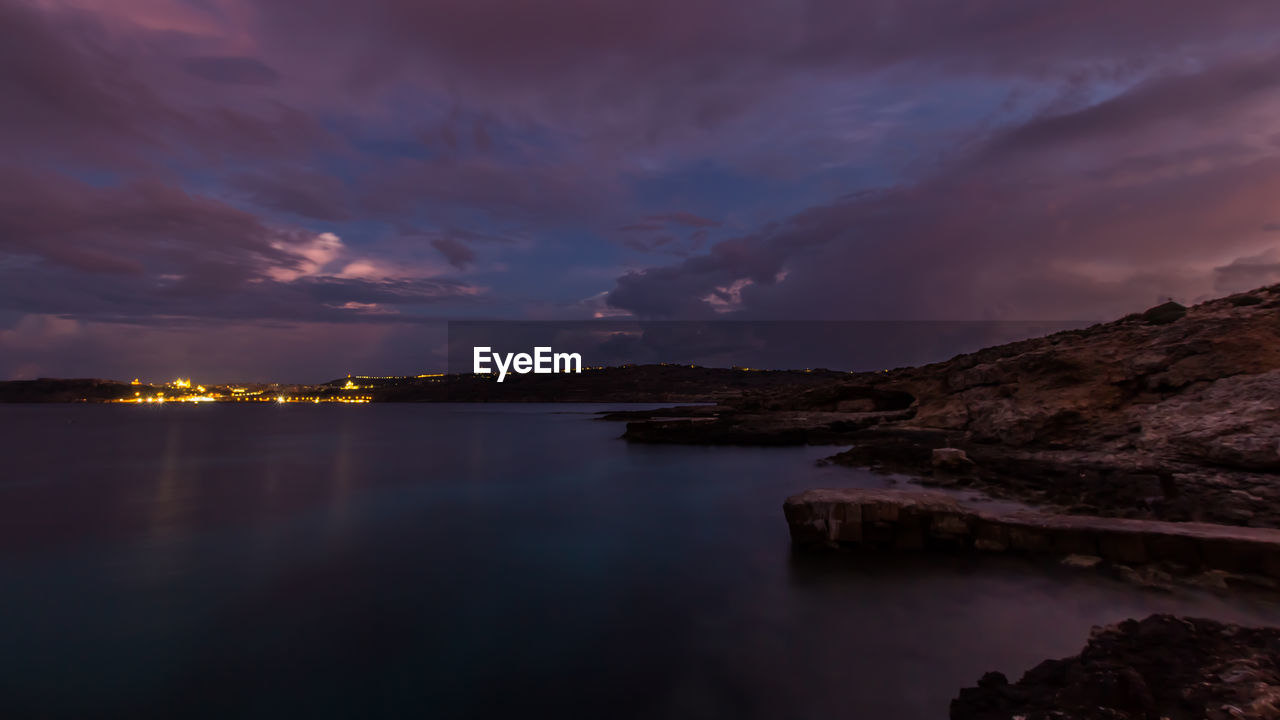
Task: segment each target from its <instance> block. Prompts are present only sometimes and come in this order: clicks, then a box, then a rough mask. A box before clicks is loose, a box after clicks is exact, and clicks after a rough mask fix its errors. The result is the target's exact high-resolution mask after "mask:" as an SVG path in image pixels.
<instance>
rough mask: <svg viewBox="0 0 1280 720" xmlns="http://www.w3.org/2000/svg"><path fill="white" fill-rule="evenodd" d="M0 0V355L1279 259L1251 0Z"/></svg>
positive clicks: (977, 302) (1276, 27)
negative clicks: (476, 313)
mask: <svg viewBox="0 0 1280 720" xmlns="http://www.w3.org/2000/svg"><path fill="white" fill-rule="evenodd" d="M0 27H4V28H5V31H6V32H5V42H3V43H0V96H2V97H3V98H4V100H5V102H4V103H0V156H2V157H4V158H5V160H4V162H5V163H6V164H7V166H8V167H6V168H5V169H4V170H3V172H0V283H2V284H0V314H3V316H4V317H5V318H14V317H16V318H19V319H18V320H16V321H15V322H16V324H13V323H11V325H12V327H11V328H6V329H5V330H4V331H3V332H7V333H9V334H8V335H4V336H3V338H0V349H3V350H4V351H5V352H4V353H0V359H4V358H5V356H7V357H10V358H12V357H15V353H16V354H17V355H21V356H23V357H24V358H25V357H27V356H29V357H30V358H33V359H32V360H31V361H30V362H26V361H25V360H23V359H21V358H20V359H18V360H9V361H7V363H8V364H0V373H9V374H13V373H17V372H19V371H21V372H27V371H29V370H31V368H32V367H34V366H35V365H33V364H32V363H35V364H37V365H42V366H47V367H67V365H66V364H61V365H60V364H58V363H57V362H56V356H57V353H59V352H71V350H72V349H75V350H76V351H77V352H101V351H104V348H109V347H110V344H109V342H108V338H110V337H111V333H112V332H116V331H119V329H120V328H121V327H129V328H134V330H131V331H129V337H130V338H131V339H132V340H133V341H135V345H134V346H135V347H136V348H138V350H137V353H138V357H141V356H142V355H141V354H142V353H143V352H144V351H145V352H152V353H160V352H161V351H160V348H163V347H165V344H164V342H163V340H162V338H163V334H164V332H172V333H174V334H172V335H170V336H169V337H171V338H172V339H173V341H174V342H175V343H190V344H191V345H192V346H199V347H202V348H204V347H206V345H204V344H203V343H202V342H201V341H199V340H195V339H192V336H191V335H190V334H180V332H181V333H186V332H187V331H186V330H185V328H186V327H187V324H190V323H198V324H200V325H202V326H204V327H207V328H214V327H216V328H218V332H219V333H220V334H221V336H222V337H225V338H227V342H228V343H229V344H235V345H236V346H238V347H253V346H254V345H252V343H257V345H256V347H261V348H265V347H267V346H268V345H270V344H271V343H273V342H274V343H276V346H275V347H276V349H275V350H274V351H271V352H275V353H276V357H278V358H279V362H281V363H284V362H294V361H298V358H297V354H296V353H293V352H292V350H291V348H292V346H293V345H299V346H306V347H308V348H311V349H312V351H314V350H315V348H318V347H320V345H321V344H322V343H321V340H319V339H314V337H313V338H312V339H313V340H314V342H312V341H310V340H306V339H303V338H302V336H303V335H305V333H306V332H308V330H307V328H312V329H313V332H315V333H317V334H318V335H319V336H323V335H324V334H325V333H334V336H335V337H337V336H339V335H340V336H341V338H342V342H361V343H366V344H367V346H368V347H370V348H371V349H370V350H369V351H368V352H369V353H370V355H369V356H368V357H374V356H376V355H377V353H379V352H381V353H385V354H386V356H388V357H389V356H391V355H395V354H396V353H398V352H399V351H398V350H395V349H394V348H391V347H390V346H389V345H384V343H392V342H393V341H397V342H398V341H405V342H407V343H408V344H410V345H412V342H411V341H410V340H408V339H407V336H406V335H404V334H397V332H399V331H393V330H387V329H386V328H390V327H395V328H401V327H403V326H409V325H417V324H421V322H422V318H423V317H426V316H428V315H432V314H436V313H439V314H443V313H445V312H446V311H447V310H448V309H449V308H455V307H459V306H462V305H464V304H470V303H476V302H485V303H495V304H493V305H491V306H488V307H489V308H490V309H492V311H493V313H495V314H499V315H506V316H516V317H519V316H525V315H528V314H533V313H552V314H553V313H555V312H565V313H579V314H584V313H586V314H600V315H609V314H612V313H616V312H619V311H624V310H625V311H629V312H632V313H635V314H637V315H640V316H644V317H690V318H700V317H708V318H724V317H735V318H736V317H768V318H795V317H806V318H813V317H818V318H847V317H930V318H952V319H953V318H958V317H973V318H987V317H996V318H1003V317H1032V318H1048V317H1055V318H1065V319H1071V318H1077V317H1083V316H1087V317H1094V316H1108V315H1114V314H1117V313H1123V312H1128V311H1131V310H1133V309H1135V306H1141V305H1143V304H1145V303H1148V302H1153V301H1154V300H1155V299H1157V298H1159V297H1163V296H1173V297H1178V298H1180V299H1184V300H1193V299H1196V298H1198V297H1201V296H1203V295H1206V294H1211V293H1214V292H1225V291H1229V290H1231V289H1234V288H1237V287H1238V286H1240V285H1242V284H1247V283H1251V282H1262V281H1266V280H1268V279H1270V278H1272V277H1273V273H1274V267H1273V266H1274V264H1275V262H1276V261H1275V259H1274V256H1273V255H1271V254H1269V253H1272V252H1274V234H1273V233H1272V232H1270V231H1269V230H1268V228H1273V227H1274V225H1275V223H1276V216H1275V212H1274V205H1275V203H1274V198H1275V197H1276V196H1277V193H1278V192H1280V164H1278V158H1277V155H1278V154H1280V140H1278V138H1280V135H1277V133H1276V131H1275V127H1274V118H1275V117H1276V113H1277V112H1280V101H1276V100H1275V99H1274V98H1276V97H1277V93H1276V90H1277V87H1276V85H1277V78H1280V72H1277V71H1278V70H1280V62H1278V61H1277V58H1276V57H1275V55H1274V50H1272V48H1274V47H1276V46H1277V45H1278V44H1280V4H1277V3H1275V2H1273V1H1272V0H1242V1H1241V2H1233V3H1228V4H1225V5H1221V4H1220V5H1219V6H1213V5H1209V4H1206V3H1203V2H1200V0H1169V1H1168V2H1164V3H1161V4H1160V6H1159V8H1158V10H1153V8H1152V6H1151V5H1150V4H1149V3H1141V2H1136V1H1132V2H1130V1H1123V0H1122V1H1120V2H1112V3H1105V4H1099V3H1093V4H1087V3H1086V4H1081V3H1057V4H1045V3H1026V2H1020V1H1018V0H992V1H990V2H980V3H976V4H975V3H960V2H951V1H949V0H860V1H855V2H848V1H844V0H809V1H795V0H746V2H745V4H744V3H743V2H730V1H729V0H710V1H709V2H701V3H695V4H690V3H687V2H679V1H677V0H653V1H652V2H645V3H618V2H612V3H610V2H598V1H595V0H546V1H545V2H538V3H527V2H513V1H512V0H476V1H475V2H468V3H457V2H445V1H443V0H369V2H365V3H359V4H353V3H349V2H339V1H338V0H316V2H312V3H307V4H298V3H279V2H264V1H261V0H248V1H247V2H238V1H237V2H229V1H228V0H208V1H207V2H200V3H187V2H181V1H180V0H146V2H142V0H120V1H119V2H113V3H106V4H103V3H97V4H83V3H72V4H62V3H34V2H22V1H20V0H0ZM806 208H807V209H806ZM636 252H642V253H647V254H648V255H649V258H648V259H647V260H645V261H644V263H643V264H648V265H652V267H647V268H645V267H639V268H637V267H636V264H637V263H636V259H635V258H636V257H637V256H636ZM437 257H443V258H444V261H439V260H438V259H437ZM664 262H665V263H666V264H664ZM446 263H447V264H446ZM643 264H642V265H643ZM463 272H465V273H467V274H468V275H467V276H468V277H469V278H473V277H485V278H486V279H485V282H486V283H489V284H491V285H492V286H493V287H492V288H490V289H489V290H485V289H482V288H480V287H477V286H475V285H472V284H470V283H467V282H462V281H460V280H458V279H457V277H460V276H461V273H463ZM450 275H452V276H453V277H450ZM553 276H554V277H555V278H556V282H548V281H547V278H549V277H553ZM619 276H620V277H619ZM615 278H617V279H616V282H615V280H614V279H615ZM610 288H612V290H611V292H609V294H608V301H609V302H610V303H611V304H612V306H611V307H606V306H604V305H602V304H601V302H602V299H603V295H602V291H606V290H609V289H610ZM582 298H590V300H589V301H583V300H581V299H582ZM6 322H8V320H6ZM23 323H26V324H23ZM272 323H274V324H277V325H278V326H281V327H284V326H288V327H289V328H290V329H289V332H288V333H285V334H282V335H281V336H277V335H274V334H273V333H272V332H270V331H269V330H268V329H266V327H265V326H266V325H267V324H272ZM144 326H145V327H144ZM357 326H361V327H364V326H368V327H370V328H375V330H369V331H368V332H367V333H364V331H356V330H354V329H351V330H348V331H344V332H342V333H335V332H334V330H333V328H335V327H344V328H355V327H357ZM179 327H182V328H184V329H183V330H181V331H179V330H178V329H177V328H179ZM15 328H20V332H19V330H18V329H15ZM376 328H382V330H376ZM144 330H146V331H147V332H144ZM15 333H16V334H15ZM286 336H287V337H286ZM69 338H70V339H69ZM77 338H78V339H77ZM57 348H61V349H57ZM118 352H120V353H122V354H128V353H130V352H133V351H131V350H129V349H128V348H124V349H120V350H118ZM263 352H264V353H267V354H270V353H269V352H268V351H267V350H263ZM219 357H220V358H222V360H223V361H226V362H231V361H229V360H226V358H225V357H223V356H222V355H219ZM188 360H190V358H188ZM401 360H403V358H401ZM263 362H266V363H272V362H276V361H272V360H264V361H263ZM343 362H346V360H344V361H343ZM121 364H122V365H123V364H124V363H121ZM20 368H21V370H20ZM343 369H345V368H343Z"/></svg>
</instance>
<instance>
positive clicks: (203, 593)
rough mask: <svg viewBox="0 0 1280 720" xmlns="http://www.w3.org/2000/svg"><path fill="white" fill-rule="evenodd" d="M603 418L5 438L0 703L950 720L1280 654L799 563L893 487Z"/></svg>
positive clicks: (859, 565) (931, 583)
mask: <svg viewBox="0 0 1280 720" xmlns="http://www.w3.org/2000/svg"><path fill="white" fill-rule="evenodd" d="M597 409H599V408H598V407H566V406H506V405H501V406H495V405H489V406H439V405H434V406H433V405H406V406H399V405H370V406H289V407H274V406H272V407H259V406H252V407H238V406H195V407H167V406H166V407H104V406H65V407H64V406H0V423H3V427H4V428H5V432H4V433H3V434H2V435H0V456H2V457H4V458H5V459H6V467H5V469H6V472H5V473H4V475H3V476H2V477H0V577H2V578H3V587H4V592H3V593H2V594H0V638H5V639H6V642H5V647H6V649H7V650H8V652H6V653H4V654H3V655H0V657H2V658H3V659H0V703H2V704H3V705H5V706H8V707H7V710H8V711H9V712H8V713H7V715H13V716H22V715H24V714H34V713H36V712H39V713H41V714H43V715H45V716H51V717H53V716H57V717H83V716H95V717H110V716H117V717H145V716H179V715H180V716H188V717H189V716H205V717H228V716H237V717H278V716H282V715H283V716H293V715H300V714H305V715H310V716H314V717H351V716H366V717H367V716H379V715H381V716H404V715H423V716H430V717H437V718H451V717H496V716H506V715H511V714H513V713H520V714H521V715H525V716H540V715H548V714H556V715H560V716H583V715H596V716H602V717H730V716H732V717H735V718H777V717H814V716H819V715H823V716H846V717H898V718H940V717H945V715H946V707H947V703H948V701H949V699H950V698H951V697H953V696H954V694H955V692H956V689H957V688H959V687H960V686H962V685H971V684H973V683H974V682H975V681H976V680H977V678H978V677H979V676H980V675H981V674H982V672H984V671H986V670H990V669H1000V670H1003V671H1005V672H1006V673H1008V674H1010V675H1014V676H1016V675H1017V674H1018V673H1020V672H1021V671H1022V670H1024V669H1026V668H1028V667H1030V666H1031V665H1033V664H1034V663H1036V662H1038V661H1040V660H1041V659H1044V658H1046V657H1054V656H1062V655H1067V654H1072V653H1074V652H1076V651H1078V649H1079V647H1080V646H1081V644H1082V643H1083V642H1084V640H1085V638H1086V636H1087V632H1088V628H1089V627H1090V625H1093V624H1098V623H1107V622H1114V621H1117V620H1120V619H1122V618H1125V617H1130V616H1141V615H1145V614H1147V613H1149V612H1155V611H1176V612H1184V613H1190V614H1196V615H1203V616H1210V617H1220V618H1223V619H1232V620H1240V621H1246V622H1269V623H1280V609H1277V608H1276V607H1274V606H1271V605H1266V604H1261V603H1259V602H1257V601H1247V602H1246V601H1235V602H1227V601H1225V600H1221V599H1217V598H1213V597H1209V596H1203V595H1177V596H1173V595H1156V594H1150V593H1146V592H1143V591H1140V590H1137V589H1135V588H1131V587H1128V586H1124V585H1120V584H1117V583H1113V582H1110V581H1106V580H1102V579H1100V578H1096V577H1094V576H1092V575H1089V574H1088V573H1080V572H1074V571H1067V570H1062V569H1058V568H1040V567H1037V566H1031V565H1026V564H1023V563H1020V562H1017V561H1003V560H992V559H986V560H982V561H974V560H968V561H956V560H951V559H948V560H941V559H937V558H927V557H917V558H913V557H885V558H877V557H850V556H847V555H831V556H793V555H792V554H791V552H790V549H789V546H788V542H787V531H786V526H785V523H784V522H783V519H782V512H781V503H782V500H783V499H784V498H785V497H786V496H787V495H789V494H791V493H794V492H797V491H799V490H803V489H806V488H810V487H820V486H839V485H850V484H869V485H876V486H879V485H883V484H885V482H886V481H885V480H884V479H882V478H879V477H876V476H871V475H867V474H864V473H860V472H855V471H851V470H848V469H845V468H838V467H826V468H819V467H815V466H814V464H813V461H814V460H816V459H817V458H820V457H823V456H825V455H828V454H831V453H832V452H834V450H835V449H833V448H765V449H753V448H699V447H661V446H636V445H628V444H626V443H624V442H621V441H618V440H617V439H616V438H617V435H618V434H619V433H620V432H621V431H622V426H621V425H618V424H612V423H603V422H598V421H595V420H593V419H592V418H591V416H590V415H587V414H582V413H579V412H565V411H566V410H570V411H574V410H578V411H586V410H597ZM4 709H6V708H3V707H0V710H4ZM0 715H6V713H4V712H0Z"/></svg>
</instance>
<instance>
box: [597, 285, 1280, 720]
mask: <svg viewBox="0 0 1280 720" xmlns="http://www.w3.org/2000/svg"><path fill="white" fill-rule="evenodd" d="M612 419H616V420H626V421H627V427H626V431H625V433H624V434H623V437H624V438H626V439H627V440H629V441H631V442H645V443H680V444H722V445H802V444H830V445H841V446H846V448H847V449H844V450H842V451H841V452H839V453H836V454H834V455H833V456H831V457H830V458H828V460H827V461H828V462H830V463H833V464H838V465H847V466H851V467H861V468H870V469H872V470H874V471H878V472H883V473H891V474H905V475H909V476H912V477H914V478H916V479H917V481H918V482H919V483H920V484H922V485H925V486H932V487H936V488H947V489H953V490H954V489H964V490H972V491H976V492H980V493H982V494H984V495H986V496H989V497H994V498H1002V499H1010V500H1016V501H1018V502H1019V503H1023V504H1026V505H1030V506H1033V507H1034V508H1036V510H1034V511H1022V512H1016V513H1012V514H1007V515H992V514H988V513H985V512H982V511H979V510H976V509H973V508H971V507H966V506H965V505H963V504H961V503H958V502H957V501H956V500H955V499H954V498H953V497H950V496H947V495H941V494H938V493H934V492H929V491H925V490H915V491H885V490H866V489H837V490H811V491H808V492H805V493H801V494H799V495H796V496H794V497H792V498H789V499H788V500H787V501H786V503H785V504H784V513H785V516H786V519H787V522H788V525H789V527H790V530H791V535H792V539H793V543H794V545H795V547H796V548H797V549H799V550H811V549H814V548H833V547H835V548H842V547H863V548H871V549H872V550H874V551H884V550H907V549H914V550H920V549H943V550H948V551H957V550H959V551H985V552H1017V553H1023V554H1029V555H1036V556H1041V557H1050V558H1054V559H1056V560H1059V561H1063V562H1066V563H1068V564H1073V565H1077V566H1080V567H1096V568H1102V569H1109V570H1111V571H1112V572H1114V573H1117V574H1120V575H1121V576H1122V577H1125V579H1128V580H1133V581H1137V582H1139V583H1141V584H1144V585H1149V586H1155V587H1162V588H1167V587H1168V586H1170V585H1172V584H1174V583H1182V582H1185V583H1188V584H1191V585H1196V586H1199V587H1206V588H1211V589H1216V590H1218V591H1222V592H1226V591H1231V592H1238V591H1241V590H1261V591H1263V592H1266V593H1270V594H1271V595H1273V596H1274V594H1275V592H1276V590H1277V588H1278V587H1280V285H1277V286H1271V287H1266V288H1260V289H1258V290H1255V291H1252V292H1249V293H1242V294H1239V295H1233V296H1230V297H1226V298H1222V299H1219V300H1213V301H1210V302H1206V303H1202V304H1200V305H1197V306H1195V307H1191V308H1186V307H1183V306H1181V305H1178V304H1176V303H1165V304H1163V305H1160V306H1157V307H1155V308H1152V309H1150V310H1148V311H1147V312H1145V313H1140V314H1135V315H1131V316H1128V317H1126V318H1122V319H1121V320H1118V321H1116V322H1112V323H1107V324H1102V325H1095V326H1093V327H1090V328H1087V329H1084V330H1076V331H1069V332H1063V333H1057V334H1054V335H1050V336H1047V337H1042V338H1034V339H1030V340H1025V341H1021V342H1015V343H1010V344H1008V345H1002V346H999V347H993V348H988V349H985V350H981V351H978V352H976V353H969V354H966V355H960V356H957V357H955V358H952V359H951V360H948V361H945V362H941V363H935V364H932V365H926V366H922V367H915V368H902V369H898V370H889V371H884V372H875V373H852V374H849V375H848V376H845V377H841V378H839V379H837V380H835V381H833V382H831V383H828V384H826V385H822V386H818V387H812V388H802V389H791V390H779V391H775V392H761V393H753V394H747V395H744V396H742V397H739V398H735V399H733V400H732V401H726V402H723V403H721V404H720V405H718V406H715V407H709V408H706V407H704V408H700V409H698V410H696V411H686V412H683V413H673V412H668V411H656V412H653V413H648V414H645V413H628V414H626V415H625V416H614V417H613V418H612ZM951 717H952V718H953V719H954V720H995V719H996V718H999V719H1000V720H1008V719H1009V718H1023V719H1024V720H1039V719H1045V720H1048V719H1049V718H1055V719H1057V720H1071V719H1073V718H1078V719H1084V718H1113V719H1115V720H1130V719H1132V720H1139V719H1141V720H1148V719H1149V720H1159V719H1160V718H1170V719H1171V720H1174V719H1178V718H1209V719H1211V720H1218V719H1219V718H1222V719H1225V718H1243V719H1246V720H1248V719H1255V718H1256V719H1261V718H1280V629H1271V628H1262V629H1249V628H1240V627H1237V626H1231V625H1222V624H1219V623H1215V622H1212V621H1209V620H1197V619H1183V618H1173V617H1170V616H1152V617H1150V618H1147V619H1146V620H1142V621H1137V620H1129V621H1126V622H1124V623H1121V624H1119V625H1116V626H1112V627H1108V628H1103V629H1098V630H1095V633H1094V634H1093V636H1092V637H1091V638H1090V640H1089V644H1088V646H1087V647H1086V648H1085V650H1084V651H1083V652H1082V653H1081V654H1080V655H1079V656H1077V657H1075V658H1068V659H1065V660H1050V661H1046V662H1044V663H1042V664H1041V665H1039V666H1037V667H1036V668H1034V669H1033V670H1031V671H1029V672H1027V673H1026V675H1024V676H1023V678H1022V679H1021V680H1020V681H1019V682H1017V683H1015V684H1010V683H1009V682H1008V680H1007V679H1006V678H1005V677H1004V676H1003V675H1001V674H999V673H988V674H987V675H985V676H983V678H982V680H981V681H980V682H979V684H978V686H977V687H976V688H966V689H965V690H963V691H961V693H960V696H959V697H958V698H957V699H956V700H955V701H954V702H953V703H952V707H951Z"/></svg>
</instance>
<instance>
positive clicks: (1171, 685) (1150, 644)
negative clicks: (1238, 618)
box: [951, 615, 1280, 720]
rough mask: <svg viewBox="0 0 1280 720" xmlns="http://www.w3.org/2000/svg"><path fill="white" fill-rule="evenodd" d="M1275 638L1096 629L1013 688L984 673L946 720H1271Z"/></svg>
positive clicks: (1152, 623)
mask: <svg viewBox="0 0 1280 720" xmlns="http://www.w3.org/2000/svg"><path fill="white" fill-rule="evenodd" d="M1277 717H1280V629H1277V628H1247V627H1240V626H1238V625H1227V624H1223V623H1219V622H1214V621H1212V620H1204V619H1198V618H1178V617H1173V616H1171V615H1152V616H1150V617H1148V618H1146V619H1144V620H1126V621H1124V622H1122V623H1119V624H1117V625H1111V626H1108V627H1103V628H1094V631H1093V633H1092V634H1091V636H1090V638H1089V641H1088V644H1087V645H1086V646H1085V648H1084V650H1083V651H1081V653H1080V654H1079V655H1076V656H1074V657H1070V658H1065V659H1062V660H1046V661H1044V662H1043V663H1041V664H1039V665H1037V666H1036V667H1034V668H1032V669H1031V670H1028V671H1027V672H1026V673H1025V674H1024V675H1023V676H1022V678H1021V679H1020V680H1018V682H1016V683H1010V682H1009V681H1008V679H1007V678H1006V677H1005V676H1004V675H1003V674H1002V673H1000V672H988V673H987V674H985V675H983V676H982V679H981V680H979V681H978V685H977V687H970V688H964V689H963V690H961V691H960V694H959V696H958V697H957V698H956V699H955V700H952V702H951V718H952V720H1009V719H1010V718H1023V719H1024V720H1098V719H1102V718H1106V719H1109V720H1159V719H1160V718H1169V719H1170V720H1174V719H1181V718H1204V719H1205V720H1273V719H1274V718H1277Z"/></svg>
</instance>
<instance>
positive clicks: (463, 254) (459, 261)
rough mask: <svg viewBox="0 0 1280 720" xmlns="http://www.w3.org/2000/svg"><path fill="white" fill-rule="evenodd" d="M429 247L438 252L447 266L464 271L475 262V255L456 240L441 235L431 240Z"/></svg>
mask: <svg viewBox="0 0 1280 720" xmlns="http://www.w3.org/2000/svg"><path fill="white" fill-rule="evenodd" d="M431 247H433V248H435V249H436V250H439V251H440V254H441V255H443V256H444V258H445V259H446V260H448V261H449V264H450V265H452V266H454V267H456V268H458V269H464V268H466V267H467V266H468V265H470V264H471V263H473V262H475V260H476V253H475V251H474V250H472V249H471V248H469V247H467V245H466V244H465V243H463V242H461V241H459V240H458V239H456V238H453V237H450V236H447V235H442V236H439V237H435V238H432V239H431Z"/></svg>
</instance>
